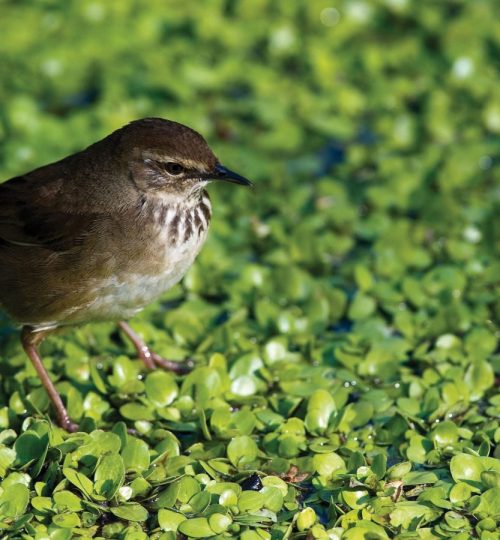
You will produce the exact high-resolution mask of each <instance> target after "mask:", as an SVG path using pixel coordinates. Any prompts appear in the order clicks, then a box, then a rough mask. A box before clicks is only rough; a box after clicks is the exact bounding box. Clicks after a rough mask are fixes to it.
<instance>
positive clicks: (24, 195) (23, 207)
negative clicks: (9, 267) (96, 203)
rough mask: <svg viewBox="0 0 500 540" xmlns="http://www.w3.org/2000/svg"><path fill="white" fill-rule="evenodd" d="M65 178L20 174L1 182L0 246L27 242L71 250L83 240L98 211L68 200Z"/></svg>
mask: <svg viewBox="0 0 500 540" xmlns="http://www.w3.org/2000/svg"><path fill="white" fill-rule="evenodd" d="M64 188H65V182H64V180H62V179H60V178H57V176H56V177H55V178H54V179H50V178H49V179H46V178H37V177H35V178H31V175H27V176H19V177H16V178H13V179H12V180H9V181H8V182H6V183H4V184H1V185H0V248H1V247H2V244H3V245H4V246H9V245H11V246H26V247H38V248H44V249H47V250H49V251H54V252H61V251H68V250H70V249H71V248H72V247H74V246H75V245H77V244H79V243H81V241H82V240H83V238H84V237H85V236H86V234H87V232H88V231H89V230H91V228H92V225H93V223H94V221H95V220H96V217H97V216H96V215H95V214H91V213H87V212H85V213H82V212H81V211H80V209H79V205H78V199H77V198H76V200H72V201H71V204H69V203H68V198H67V197H65V195H66V193H65V192H66V191H67V189H64Z"/></svg>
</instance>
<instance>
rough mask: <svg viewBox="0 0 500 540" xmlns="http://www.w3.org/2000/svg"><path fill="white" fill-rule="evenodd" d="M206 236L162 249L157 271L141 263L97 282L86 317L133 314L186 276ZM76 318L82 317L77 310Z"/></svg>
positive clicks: (83, 315) (109, 318) (119, 316)
mask: <svg viewBox="0 0 500 540" xmlns="http://www.w3.org/2000/svg"><path fill="white" fill-rule="evenodd" d="M204 236H205V235H203V238H198V239H196V241H195V242H186V243H184V244H181V245H180V246H177V247H175V248H172V247H170V248H169V249H167V250H162V249H159V250H157V252H156V253H155V255H154V256H156V258H157V264H156V272H154V273H151V272H145V271H141V265H140V264H139V265H137V264H134V265H133V269H132V268H129V269H123V270H121V271H119V272H117V273H115V274H113V275H112V276H109V277H107V278H105V279H100V280H99V282H98V283H96V290H95V295H94V299H93V301H92V303H91V304H90V305H88V306H86V308H85V309H83V310H82V311H81V316H82V317H83V318H85V319H87V320H117V319H126V318H129V317H132V316H133V315H135V313H137V312H138V311H140V310H141V309H142V308H143V307H145V306H146V305H147V304H149V303H151V302H152V301H153V300H156V299H157V298H158V297H159V296H160V295H161V294H162V293H164V292H165V291H167V290H168V289H170V288H171V287H173V286H174V285H175V284H176V283H178V282H179V281H180V280H181V279H182V277H183V276H184V275H185V273H186V272H187V270H188V269H189V267H190V266H191V265H192V263H193V261H194V259H195V257H196V255H197V254H198V252H199V250H200V248H201V245H202V243H203V241H204ZM75 316H76V318H79V316H78V314H76V313H75Z"/></svg>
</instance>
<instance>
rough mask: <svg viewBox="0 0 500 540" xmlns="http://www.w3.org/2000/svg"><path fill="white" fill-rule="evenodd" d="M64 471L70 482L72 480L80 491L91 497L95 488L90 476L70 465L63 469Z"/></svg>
mask: <svg viewBox="0 0 500 540" xmlns="http://www.w3.org/2000/svg"><path fill="white" fill-rule="evenodd" d="M62 472H63V474H64V476H65V477H66V478H67V479H68V480H69V482H71V483H72V484H73V485H74V486H75V487H76V488H77V489H78V490H79V491H81V492H82V493H83V494H84V495H85V496H87V497H91V494H92V493H93V490H94V485H93V484H92V481H91V480H90V479H89V478H87V477H86V476H85V475H83V474H82V473H80V472H78V471H75V469H70V468H69V467H66V468H65V469H63V471H62Z"/></svg>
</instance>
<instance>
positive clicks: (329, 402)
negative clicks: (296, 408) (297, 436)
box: [305, 389, 336, 434]
mask: <svg viewBox="0 0 500 540" xmlns="http://www.w3.org/2000/svg"><path fill="white" fill-rule="evenodd" d="M335 410H336V405H335V401H334V399H333V397H332V396H331V394H330V393H329V392H327V391H326V390H323V389H319V390H316V391H315V392H314V393H313V394H312V395H311V397H310V398H309V403H308V406H307V414H306V418H305V426H306V428H307V430H308V431H310V432H311V433H312V434H322V433H324V432H325V430H326V428H327V427H328V422H329V420H330V416H331V414H332V413H333V411H335Z"/></svg>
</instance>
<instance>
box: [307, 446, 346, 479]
mask: <svg viewBox="0 0 500 540" xmlns="http://www.w3.org/2000/svg"><path fill="white" fill-rule="evenodd" d="M312 461H313V465H314V468H315V470H316V471H317V473H318V474H319V475H321V476H324V477H326V478H328V479H331V478H332V477H333V476H336V475H338V474H343V473H345V472H347V469H346V464H345V461H344V460H343V459H342V458H341V457H340V456H339V455H338V454H337V453H335V452H330V453H328V454H316V455H315V456H314V457H313V460H312Z"/></svg>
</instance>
